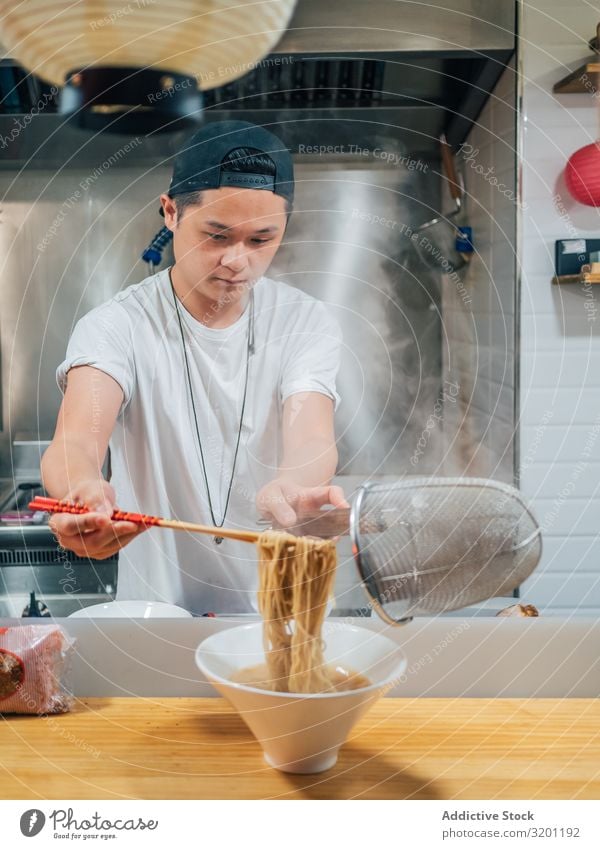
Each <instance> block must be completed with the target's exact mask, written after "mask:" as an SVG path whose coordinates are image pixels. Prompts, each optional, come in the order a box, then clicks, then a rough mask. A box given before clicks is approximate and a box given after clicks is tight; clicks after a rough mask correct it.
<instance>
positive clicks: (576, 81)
mask: <svg viewBox="0 0 600 849" xmlns="http://www.w3.org/2000/svg"><path fill="white" fill-rule="evenodd" d="M599 88H600V62H597V61H596V62H588V63H587V64H585V65H582V67H581V68H578V69H577V70H576V71H573V72H572V73H571V74H569V75H568V76H567V77H565V78H564V79H562V80H560V82H558V83H555V84H554V87H553V89H552V91H553V92H554V93H555V94H585V93H586V92H590V93H592V94H593V93H594V92H596V91H598V89H599Z"/></svg>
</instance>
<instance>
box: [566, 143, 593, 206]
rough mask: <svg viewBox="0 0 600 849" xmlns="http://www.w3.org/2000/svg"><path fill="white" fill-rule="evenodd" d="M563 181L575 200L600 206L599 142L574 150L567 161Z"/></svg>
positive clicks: (588, 204) (587, 204)
mask: <svg viewBox="0 0 600 849" xmlns="http://www.w3.org/2000/svg"><path fill="white" fill-rule="evenodd" d="M565 182H566V184H567V188H568V190H569V192H570V194H571V195H572V196H573V197H574V198H575V200H576V201H578V202H579V203H584V204H585V205H586V206H600V142H594V144H588V145H586V146H585V147H582V148H580V149H579V150H576V151H575V153H574V154H573V155H572V156H571V158H570V159H569V161H568V162H567V167H566V169H565Z"/></svg>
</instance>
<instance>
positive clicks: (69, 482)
mask: <svg viewBox="0 0 600 849" xmlns="http://www.w3.org/2000/svg"><path fill="white" fill-rule="evenodd" d="M103 461H104V458H102V461H101V462H100V463H98V462H97V461H95V460H94V459H93V458H92V457H91V456H90V454H89V452H87V451H85V450H84V449H83V448H82V447H81V446H80V445H78V444H77V443H71V442H68V441H66V440H63V441H61V442H60V443H58V442H56V441H55V442H52V443H51V444H50V446H49V447H48V448H47V449H46V451H45V453H44V456H43V457H42V463H41V471H42V481H43V484H44V489H45V490H46V492H47V493H48V494H49V495H50V496H51V497H52V498H64V497H65V496H66V495H67V493H69V492H70V491H71V490H73V489H75V488H76V487H77V486H78V485H79V484H80V483H81V482H82V481H87V480H93V479H94V478H98V480H100V479H102V468H101V467H102V462H103Z"/></svg>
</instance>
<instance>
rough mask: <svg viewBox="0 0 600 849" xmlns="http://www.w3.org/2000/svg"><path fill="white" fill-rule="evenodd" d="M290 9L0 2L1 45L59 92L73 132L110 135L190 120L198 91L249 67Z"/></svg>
mask: <svg viewBox="0 0 600 849" xmlns="http://www.w3.org/2000/svg"><path fill="white" fill-rule="evenodd" d="M295 2H296V0H264V2H260V0H259V2H254V0H174V2H170V0H169V2H164V0H132V2H130V3H128V4H123V0H85V2H81V0H80V2H76V3H69V4H66V3H65V4H61V3H57V2H56V0H28V2H27V3H15V2H14V0H0V41H1V42H2V44H3V46H4V47H5V48H6V49H7V51H8V52H9V53H10V56H11V57H12V58H14V59H16V60H17V61H18V62H20V63H21V64H22V65H23V66H24V67H25V68H26V69H27V70H29V71H32V72H33V73H34V74H36V75H38V76H40V77H41V78H42V79H44V80H46V81H47V82H49V83H52V84H54V85H56V86H63V85H65V90H64V91H63V96H62V100H61V111H64V112H65V113H67V114H77V115H78V116H79V121H78V123H81V124H84V125H88V126H89V125H91V124H93V123H94V120H95V123H96V125H101V124H102V123H104V124H105V126H107V127H108V128H110V126H111V124H112V123H113V122H114V120H115V118H118V117H119V116H123V117H124V118H125V117H126V116H128V115H129V116H131V115H132V113H133V116H134V117H135V124H136V126H135V129H136V130H138V129H140V122H142V124H143V123H144V122H145V123H146V124H147V125H148V126H149V127H152V126H153V125H154V124H157V117H158V119H159V120H158V123H159V124H160V122H161V121H162V122H163V123H165V122H166V123H167V125H168V124H169V122H170V121H173V122H175V121H176V120H177V119H186V118H192V119H193V118H195V119H196V120H197V119H198V118H199V116H200V111H201V95H200V91H201V90H203V89H210V88H216V87H217V86H222V85H225V84H226V83H228V82H231V81H232V80H235V79H237V78H239V77H241V76H243V75H244V74H246V73H248V71H250V70H251V69H252V68H253V67H255V65H256V64H257V62H259V61H260V59H262V58H263V57H264V56H265V55H266V54H267V53H269V52H270V50H271V49H272V48H273V47H274V45H275V44H276V43H277V41H278V40H279V39H280V37H281V35H282V33H283V32H284V30H285V28H286V26H287V24H288V21H289V19H290V17H291V14H292V11H293V8H294V5H295ZM130 123H131V122H130ZM179 127H180V124H179V126H175V124H173V126H172V127H170V126H169V127H168V128H169V129H170V128H173V129H175V128H177V129H179ZM122 128H123V122H122V121H121V122H120V123H119V130H120V131H121V130H122ZM142 129H143V127H142Z"/></svg>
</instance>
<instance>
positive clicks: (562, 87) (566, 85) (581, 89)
mask: <svg viewBox="0 0 600 849" xmlns="http://www.w3.org/2000/svg"><path fill="white" fill-rule="evenodd" d="M599 45H600V24H598V27H597V30H596V37H595V38H593V39H592V40H591V41H590V48H591V49H592V50H594V51H595V52H596V55H595V56H593V57H592V58H591V59H590V61H589V62H586V64H585V65H582V66H581V67H580V68H577V70H576V71H572V72H571V73H570V74H568V76H566V77H563V79H562V80H559V82H557V83H554V86H553V87H552V91H553V92H554V94H586V92H587V93H590V94H595V93H596V92H598V90H600V48H599Z"/></svg>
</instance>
